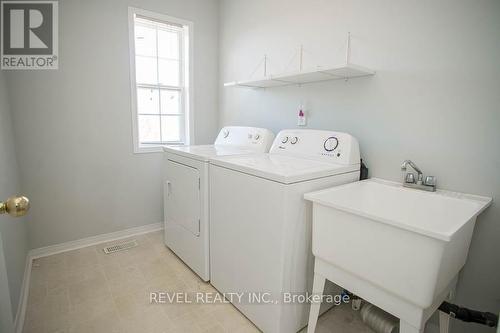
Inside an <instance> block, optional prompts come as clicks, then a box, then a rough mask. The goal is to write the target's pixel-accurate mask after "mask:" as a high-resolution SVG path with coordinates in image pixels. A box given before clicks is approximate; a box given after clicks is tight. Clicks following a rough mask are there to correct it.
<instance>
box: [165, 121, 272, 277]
mask: <svg viewBox="0 0 500 333" xmlns="http://www.w3.org/2000/svg"><path fill="white" fill-rule="evenodd" d="M273 139H274V134H273V133H272V132H271V131H269V130H267V129H264V128H255V127H238V126H230V127H224V128H222V129H221V131H220V132H219V135H218V136H217V139H216V140H215V143H214V144H213V145H194V146H165V147H164V151H165V158H164V170H163V189H164V192H163V200H164V224H165V244H166V245H167V246H168V247H169V248H170V249H171V250H172V251H174V252H175V254H177V255H178V256H179V257H180V258H181V259H182V260H183V261H184V262H185V263H186V264H187V265H188V266H189V267H190V268H191V269H192V270H193V271H194V272H196V274H198V275H199V276H200V277H201V278H202V279H203V280H205V281H208V280H209V279H210V267H209V264H210V263H209V228H210V227H209V214H208V209H209V204H208V203H209V197H208V196H209V182H208V172H209V171H208V170H209V159H210V158H212V157H215V156H228V155H238V154H250V153H261V152H267V151H269V147H270V146H271V144H272V142H273Z"/></svg>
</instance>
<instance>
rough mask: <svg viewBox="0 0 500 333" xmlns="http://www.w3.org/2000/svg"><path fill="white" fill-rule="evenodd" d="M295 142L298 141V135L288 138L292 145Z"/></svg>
mask: <svg viewBox="0 0 500 333" xmlns="http://www.w3.org/2000/svg"><path fill="white" fill-rule="evenodd" d="M297 142H299V138H298V137H296V136H294V137H293V138H292V139H291V140H290V143H291V144H292V145H294V144H296V143H297Z"/></svg>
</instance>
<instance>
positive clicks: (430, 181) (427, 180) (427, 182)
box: [424, 176, 437, 186]
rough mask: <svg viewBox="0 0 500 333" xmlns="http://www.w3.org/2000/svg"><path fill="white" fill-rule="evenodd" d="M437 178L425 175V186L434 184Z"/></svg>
mask: <svg viewBox="0 0 500 333" xmlns="http://www.w3.org/2000/svg"><path fill="white" fill-rule="evenodd" d="M436 182H437V179H436V177H434V176H427V177H425V182H424V184H425V185H427V186H436Z"/></svg>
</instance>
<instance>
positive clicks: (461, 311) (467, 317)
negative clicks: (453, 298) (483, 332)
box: [439, 302, 498, 327]
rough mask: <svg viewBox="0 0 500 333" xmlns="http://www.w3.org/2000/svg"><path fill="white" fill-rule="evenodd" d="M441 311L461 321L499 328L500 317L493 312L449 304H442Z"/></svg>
mask: <svg viewBox="0 0 500 333" xmlns="http://www.w3.org/2000/svg"><path fill="white" fill-rule="evenodd" d="M439 310H440V311H442V312H444V313H446V314H449V315H450V317H452V318H455V319H459V320H461V321H465V322H468V323H478V324H482V325H486V326H489V327H498V316H497V315H496V314H494V313H491V312H481V311H476V310H470V309H467V308H462V307H460V306H458V305H456V304H451V303H448V302H443V303H441V305H440V306H439Z"/></svg>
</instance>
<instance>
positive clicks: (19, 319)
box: [14, 223, 163, 333]
mask: <svg viewBox="0 0 500 333" xmlns="http://www.w3.org/2000/svg"><path fill="white" fill-rule="evenodd" d="M161 229H163V223H152V224H147V225H143V226H140V227H134V228H130V229H125V230H120V231H115V232H111V233H108V234H102V235H97V236H91V237H86V238H82V239H77V240H74V241H69V242H66V243H61V244H56V245H50V246H45V247H40V248H38V249H33V250H30V251H29V252H28V255H27V256H26V266H25V269H24V276H23V283H22V286H21V294H20V295H19V304H18V307H17V313H16V318H15V321H14V331H15V332H16V333H22V331H23V326H24V319H25V317H26V308H27V306H28V296H29V287H30V278H31V266H32V263H33V259H37V258H41V257H47V256H51V255H53V254H58V253H62V252H67V251H71V250H76V249H81V248H83V247H87V246H92V245H97V244H99V243H104V242H112V241H115V240H120V239H123V238H128V237H132V236H137V235H142V234H147V233H150V232H154V231H158V230H161Z"/></svg>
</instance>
